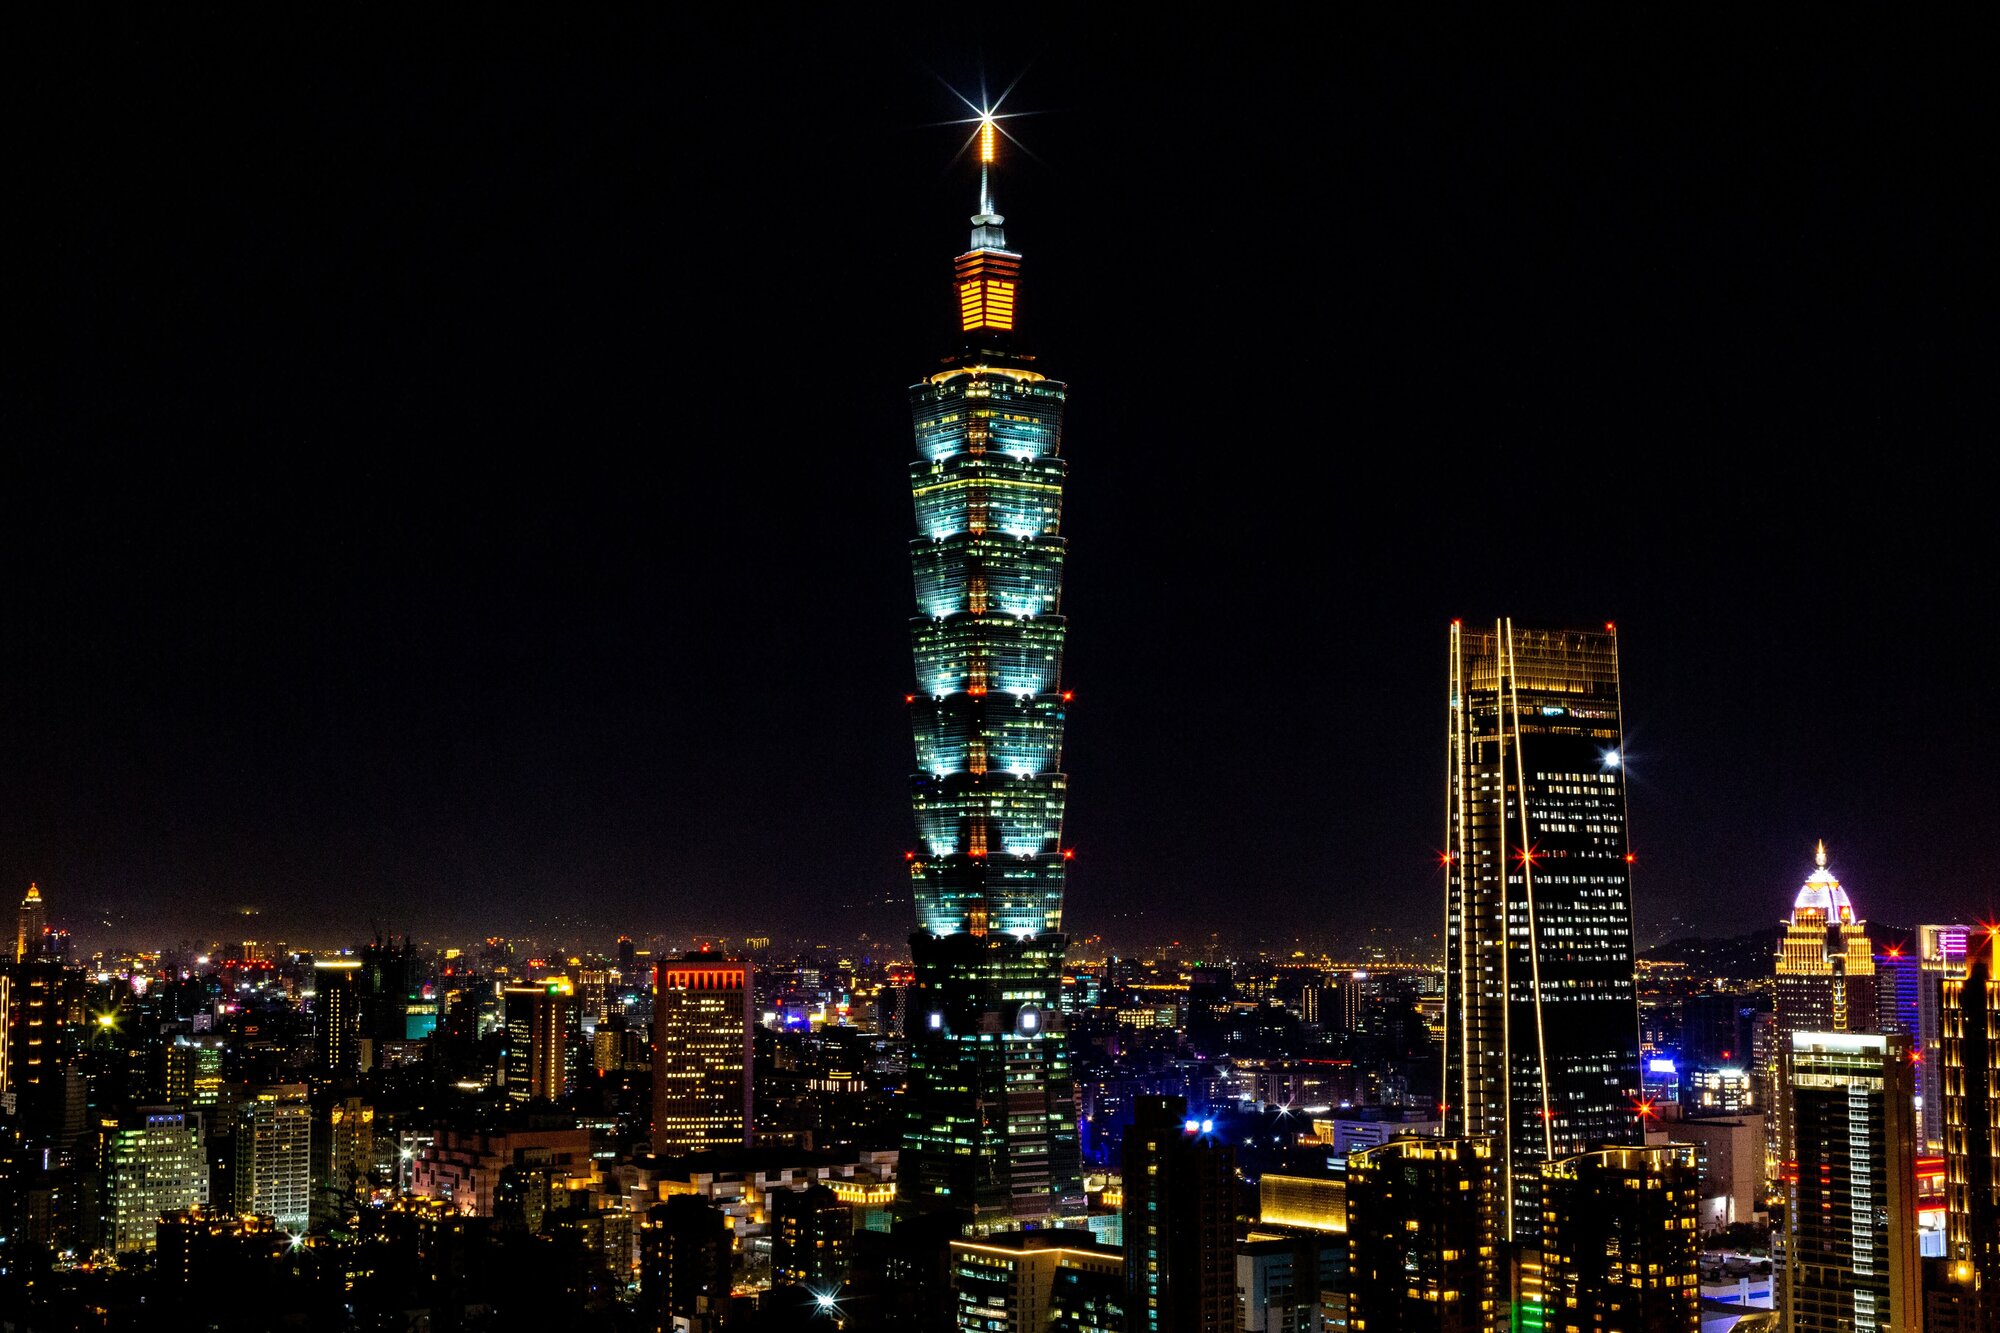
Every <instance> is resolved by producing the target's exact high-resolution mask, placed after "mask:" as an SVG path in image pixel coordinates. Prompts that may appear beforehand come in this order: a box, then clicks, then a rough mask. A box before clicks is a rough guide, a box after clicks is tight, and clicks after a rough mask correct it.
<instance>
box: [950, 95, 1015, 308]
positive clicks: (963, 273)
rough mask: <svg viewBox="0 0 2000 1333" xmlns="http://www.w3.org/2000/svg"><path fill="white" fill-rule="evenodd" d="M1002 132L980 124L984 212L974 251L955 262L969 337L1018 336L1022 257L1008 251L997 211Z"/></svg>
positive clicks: (976, 222)
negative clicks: (996, 180) (1016, 321)
mask: <svg viewBox="0 0 2000 1333" xmlns="http://www.w3.org/2000/svg"><path fill="white" fill-rule="evenodd" d="M999 141H1000V129H999V127H998V126H997V125H995V124H994V123H993V120H992V118H991V117H990V116H989V117H987V118H986V119H984V120H982V121H980V122H979V133H978V134H977V135H975V136H974V144H975V145H976V148H977V150H978V153H979V211H978V212H977V213H975V214H973V215H972V246H971V248H970V249H968V250H967V251H966V252H965V253H964V254H962V255H960V256H959V257H958V258H957V259H955V260H953V261H952V269H953V272H954V274H955V280H956V283H957V286H958V322H959V330H960V332H962V333H967V334H988V333H999V334H1007V333H1012V332H1013V331H1014V302H1015V297H1016V296H1017V294H1018V292H1019V287H1020V281H1021V256H1020V255H1018V254H1016V253H1015V252H1013V251H1012V250H1009V249H1008V248H1007V233H1006V232H1005V231H1004V230H1003V229H1002V224H1004V223H1005V222H1006V221H1007V219H1005V218H1003V217H1001V216H1000V214H999V213H998V212H996V211H995V210H994V207H993V179H992V172H993V161H994V158H995V157H996V156H997V155H998V153H999Z"/></svg>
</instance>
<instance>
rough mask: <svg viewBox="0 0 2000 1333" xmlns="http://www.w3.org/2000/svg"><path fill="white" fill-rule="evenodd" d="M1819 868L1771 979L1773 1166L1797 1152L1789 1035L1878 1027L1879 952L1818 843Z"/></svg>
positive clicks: (1796, 901)
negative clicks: (1787, 1088) (1786, 1089)
mask: <svg viewBox="0 0 2000 1333" xmlns="http://www.w3.org/2000/svg"><path fill="white" fill-rule="evenodd" d="M1813 861H1814V868H1813V872H1812V874H1810V875H1808V876H1807V877H1806V881H1805V883H1803V884H1801V885H1800V886H1799V891H1798V893H1797V895H1796V896H1795V897H1794V898H1793V899H1792V914H1791V916H1790V917H1789V918H1788V919H1787V920H1786V922H1785V934H1784V938H1783V939H1782V940H1780V941H1779V943H1778V953H1777V958H1776V962H1775V965H1774V975H1773V979H1772V1000H1773V1003H1772V1037H1773V1040H1774V1041H1775V1043H1776V1045H1775V1051H1776V1059H1775V1061H1774V1062H1773V1064H1772V1065H1771V1067H1770V1068H1769V1069H1767V1070H1766V1071H1765V1082H1766V1087H1765V1092H1766V1096H1765V1105H1766V1106H1769V1107H1770V1108H1771V1109H1772V1112H1773V1115H1772V1118H1771V1121H1770V1136H1771V1167H1772V1174H1773V1175H1775V1174H1776V1171H1777V1165H1778V1163H1780V1162H1783V1161H1786V1160H1789V1159H1790V1158H1791V1157H1792V1155H1793V1154H1792V1150H1791V1126H1790V1122H1789V1120H1788V1119H1787V1105H1788V1103H1787V1102H1786V1099H1785V1097H1784V1096H1783V1089H1782V1087H1780V1086H1779V1083H1778V1079H1779V1077H1780V1075H1781V1074H1782V1073H1783V1064H1782V1062H1783V1061H1784V1059H1785V1053H1786V1052H1788V1051H1789V1050H1790V1049H1791V1041H1792V1036H1793V1034H1795V1033H1799V1032H1873V1031H1875V1029H1876V1004H1875V953H1874V950H1873V948H1872V947H1871V946H1870V944H1869V942H1868V928H1867V925H1866V923H1865V922H1863V921H1862V920H1861V919H1860V918H1859V917H1857V916H1856V915H1855V912H1854V904H1853V903H1852V902H1851V901H1849V899H1848V896H1847V890H1845V889H1843V888H1842V887H1841V886H1840V881H1839V880H1838V879H1836V878H1834V875H1833V872H1832V871H1830V870H1828V869H1827V865H1826V843H1824V842H1821V843H1819V844H1818V845H1817V846H1816V847H1815V848H1814V849H1813Z"/></svg>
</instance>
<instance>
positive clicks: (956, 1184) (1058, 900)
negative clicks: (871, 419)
mask: <svg viewBox="0 0 2000 1333" xmlns="http://www.w3.org/2000/svg"><path fill="white" fill-rule="evenodd" d="M998 139H999V133H998V130H997V128H996V127H995V126H994V124H993V123H992V121H991V120H990V119H988V120H984V121H982V122H981V124H980V126H979V129H978V131H977V134H976V137H975V142H976V144H977V146H978V155H979V160H980V192H979V212H978V214H977V215H976V216H974V217H973V219H972V244H971V246H970V248H969V249H967V251H966V252H965V253H964V254H962V255H960V256H958V258H957V259H956V260H955V261H953V269H954V275H955V277H954V281H955V285H956V289H957V296H958V318H959V332H960V335H961V337H960V343H959V347H958V350H957V351H955V352H954V353H953V354H952V355H950V356H947V357H945V358H944V360H943V363H942V367H943V368H942V369H940V370H938V371H937V372H936V373H935V374H932V375H929V376H927V377H926V378H925V379H923V380H922V381H921V382H919V383H918V384H916V385H915V386H913V387H912V388H911V390H910V410H911V416H912V418H913V420H914V424H915V427H916V444H917V458H916V461H915V462H913V463H912V464H911V465H910V494H911V498H912V500H913V501H914V503H915V507H916V520H917V536H916V538H915V539H914V540H913V541H912V542H911V543H910V564H911V567H912V571H913V573H914V574H915V579H916V602H917V604H916V612H917V614H916V616H915V617H914V618H913V619H912V620H911V622H910V640H911V650H912V653H913V655H914V657H915V664H916V685H915V689H914V691H913V692H912V693H911V694H910V695H909V706H910V722H911V727H912V730H913V731H914V732H915V738H916V770H917V771H916V774H915V776H914V777H912V778H911V804H912V806H913V807H914V810H915V813H916V824H917V844H916V848H915V849H914V850H913V851H912V852H911V853H910V860H909V871H910V879H911V886H912V889H913V891H914V897H915V901H916V908H917V930H916V933H915V934H914V935H913V936H911V940H910V943H911V948H912V951H913V954H914V958H915V963H916V980H915V984H914V985H913V986H912V987H911V991H910V1001H909V1008H908V1011H907V1026H908V1031H909V1035H910V1084H909V1092H908V1096H907V1099H906V1110H905V1113H904V1123H903V1137H902V1158H901V1162H900V1164H899V1166H898V1168H897V1180H898V1185H897V1188H898V1191H899V1194H900V1196H901V1199H902V1201H903V1203H904V1204H905V1205H909V1206H915V1207H917V1208H923V1209H928V1208H955V1209H962V1210H965V1211H966V1212H969V1213H970V1214H972V1217H973V1228H974V1230H982V1231H983V1230H992V1229H997V1228H1003V1227H1008V1226H1015V1225H1019V1224H1020V1223H1022V1222H1029V1221H1036V1220H1042V1219H1047V1218H1050V1217H1052V1216H1056V1215H1059V1214H1062V1213H1064V1212H1067V1211H1070V1210H1071V1209H1074V1208H1078V1207H1080V1206H1081V1204H1082V1186H1081V1181H1080V1178H1079V1163H1078V1156H1077V1123H1076V1089H1075V1084H1074V1083H1073V1081H1072V1079H1071V1076H1070V1071H1069V1052H1068V1042H1067V1038H1066V1035H1065V1033H1064V1031H1063V1023H1062V1014H1061V1009H1060V1006H1059V1004H1058V999H1059V994H1058V992H1059V990H1060V987H1061V984H1062V964H1063V950H1064V946H1065V944H1066V940H1065V937H1064V935H1063V933H1062V906H1063V881H1064V870H1065V865H1066V862H1067V860H1068V856H1069V853H1068V851H1067V850H1066V849H1065V848H1064V847H1063V844H1062V831H1063V805H1064V791H1065V787H1066V785H1067V778H1066V776H1065V774H1064V772H1063V725H1064V721H1065V718H1066V715H1067V713H1068V710H1069V702H1070V696H1069V694H1068V692H1067V691H1065V690H1064V688H1063V684H1062V655H1063V641H1064V636H1065V634H1066V629H1067V627H1066V625H1065V622H1064V620H1063V617H1062V614H1061V610H1062V607H1061V601H1062V570H1063V557H1064V553H1065V549H1066V546H1065V543H1064V541H1063V538H1062V535H1061V531H1062V497H1063V479H1064V475H1065V467H1064V464H1063V461H1062V459H1061V457H1060V449H1061V444H1062V413H1063V398H1064V386H1063V385H1062V384H1060V383H1058V382H1057V381H1055V380H1052V379H1050V378H1048V377H1047V376H1046V375H1044V374H1042V373H1041V372H1040V371H1038V370H1036V369H1034V368H1033V366H1034V358H1033V357H1031V356H1028V355H1027V354H1026V353H1024V352H1023V351H1022V350H1021V348H1020V346H1019V345H1018V344H1017V342H1016V341H1015V333H1014V326H1015V317H1016V311H1017V308H1018V304H1019V297H1020V271H1021V256H1020V255H1019V254H1018V253H1016V252H1014V251H1012V250H1009V249H1008V248H1007V238H1006V236H1005V234H1004V233H1003V232H1002V231H1001V223H1002V221H1003V219H1002V218H1001V217H1000V215H999V214H998V213H997V212H996V211H995V210H994V205H993V198H992V194H991V191H990V175H991V171H992V164H993V160H994V156H995V149H996V148H997V145H998Z"/></svg>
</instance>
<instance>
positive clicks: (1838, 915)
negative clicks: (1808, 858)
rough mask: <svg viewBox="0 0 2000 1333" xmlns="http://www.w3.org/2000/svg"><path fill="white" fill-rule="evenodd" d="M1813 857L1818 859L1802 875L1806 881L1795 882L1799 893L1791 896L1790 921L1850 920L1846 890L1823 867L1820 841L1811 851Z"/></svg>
mask: <svg viewBox="0 0 2000 1333" xmlns="http://www.w3.org/2000/svg"><path fill="white" fill-rule="evenodd" d="M1813 859H1814V860H1815V861H1817V862H1818V863H1819V864H1818V867H1817V868H1816V869H1815V870H1814V871H1813V872H1812V874H1810V875H1808V876H1806V882H1805V883H1803V884H1801V885H1800V886H1799V896H1798V897H1796V898H1794V899H1792V924H1793V925H1795V926H1796V925H1802V924H1811V923H1815V922H1816V923H1818V924H1820V925H1827V924H1829V923H1831V924H1835V925H1848V924H1851V923H1852V922H1853V920H1854V904H1853V903H1852V902H1849V901H1848V898H1847V890H1846V889H1843V888H1841V887H1840V881H1839V880H1837V879H1835V878H1834V877H1833V872H1832V871H1830V870H1828V869H1827V868H1826V843H1825V842H1824V841H1822V842H1821V843H1820V844H1819V846H1818V848H1817V849H1816V850H1815V851H1814V853H1813Z"/></svg>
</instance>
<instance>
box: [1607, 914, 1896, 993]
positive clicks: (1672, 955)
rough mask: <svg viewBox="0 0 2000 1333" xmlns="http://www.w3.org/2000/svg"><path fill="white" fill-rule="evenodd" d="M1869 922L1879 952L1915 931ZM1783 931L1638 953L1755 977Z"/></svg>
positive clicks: (1714, 972) (1691, 939) (1674, 943)
mask: <svg viewBox="0 0 2000 1333" xmlns="http://www.w3.org/2000/svg"><path fill="white" fill-rule="evenodd" d="M1867 926H1868V939H1869V941H1870V942H1871V943H1873V944H1874V946H1875V950H1876V952H1878V953H1880V952H1881V951H1882V950H1884V949H1887V948H1890V947H1892V946H1893V947H1896V948H1907V947H1908V946H1909V942H1910V939H1911V937H1912V936H1913V935H1915V933H1916V932H1915V931H1913V930H1911V929H1910V928H1909V927H1907V926H1891V925H1886V924H1884V923H1883V922H1880V921H1870V922H1868V923H1867ZM1784 933H1785V931H1784V927H1782V926H1767V927H1765V928H1764V929H1763V930H1753V931H1751V932H1750V933H1749V934H1747V935H1730V936H1727V937H1726V938H1723V939H1708V938H1704V937H1700V936H1688V937H1687V938H1685V939H1678V940H1669V941H1667V942H1666V943H1665V944H1662V945H1658V946H1656V947H1654V948H1651V949H1644V950H1641V951H1640V954H1639V956H1640V957H1641V958H1644V959H1646V960H1648V961H1650V962H1656V963H1686V964H1687V965H1688V966H1689V967H1690V968H1692V969H1694V970H1695V971H1697V972H1701V973H1703V974H1705V975H1707V976H1712V977H1729V978H1732V979H1737V980H1744V981H1755V980H1759V979H1761V978H1764V977H1768V976H1770V975H1771V958H1772V955H1774V954H1776V953H1777V952H1778V940H1779V937H1781V936H1782V935H1783V934H1784Z"/></svg>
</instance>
